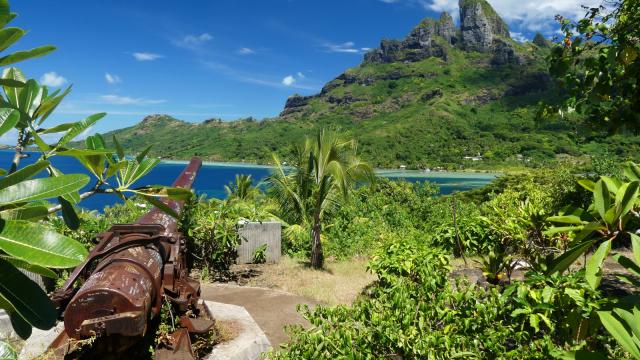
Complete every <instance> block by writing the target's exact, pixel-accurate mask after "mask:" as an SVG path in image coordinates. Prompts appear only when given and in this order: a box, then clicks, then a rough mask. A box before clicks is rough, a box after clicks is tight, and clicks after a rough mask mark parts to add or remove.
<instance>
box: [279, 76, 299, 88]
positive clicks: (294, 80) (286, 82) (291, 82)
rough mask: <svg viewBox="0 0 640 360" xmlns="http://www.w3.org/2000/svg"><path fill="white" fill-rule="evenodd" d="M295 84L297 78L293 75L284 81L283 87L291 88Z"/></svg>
mask: <svg viewBox="0 0 640 360" xmlns="http://www.w3.org/2000/svg"><path fill="white" fill-rule="evenodd" d="M295 82H296V78H294V77H293V75H289V76H286V77H285V78H284V79H282V85H284V86H291V85H293V84H294V83H295Z"/></svg>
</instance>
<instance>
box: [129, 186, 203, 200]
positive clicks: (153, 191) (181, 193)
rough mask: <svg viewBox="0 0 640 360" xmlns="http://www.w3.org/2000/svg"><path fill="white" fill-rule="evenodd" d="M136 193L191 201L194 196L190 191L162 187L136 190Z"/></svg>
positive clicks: (147, 187)
mask: <svg viewBox="0 0 640 360" xmlns="http://www.w3.org/2000/svg"><path fill="white" fill-rule="evenodd" d="M135 192H136V193H139V194H144V195H153V196H162V197H168V198H169V199H172V200H189V199H190V198H191V196H193V193H192V192H191V190H190V189H183V188H176V187H169V186H162V185H151V186H146V187H144V188H141V189H137V190H135Z"/></svg>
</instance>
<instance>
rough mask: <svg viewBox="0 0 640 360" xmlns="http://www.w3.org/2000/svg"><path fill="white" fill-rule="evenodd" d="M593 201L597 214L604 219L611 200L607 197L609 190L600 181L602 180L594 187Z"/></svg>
mask: <svg viewBox="0 0 640 360" xmlns="http://www.w3.org/2000/svg"><path fill="white" fill-rule="evenodd" d="M593 201H594V205H595V208H596V211H597V212H598V214H600V217H601V218H602V219H604V218H605V216H606V213H607V210H609V207H610V204H611V198H610V195H609V190H608V189H607V187H606V185H605V184H604V182H603V181H602V179H600V180H598V182H597V183H596V185H595V188H594V192H593Z"/></svg>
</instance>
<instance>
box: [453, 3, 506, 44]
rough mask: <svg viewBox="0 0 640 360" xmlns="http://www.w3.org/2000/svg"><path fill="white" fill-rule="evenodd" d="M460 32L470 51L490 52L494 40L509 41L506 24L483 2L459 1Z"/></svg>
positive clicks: (463, 42)
mask: <svg viewBox="0 0 640 360" xmlns="http://www.w3.org/2000/svg"><path fill="white" fill-rule="evenodd" d="M460 31H461V33H462V45H463V47H464V48H465V49H466V50H470V51H479V52H492V50H493V47H494V40H497V39H501V38H502V39H511V37H510V35H509V28H508V26H507V24H506V23H505V22H504V21H503V20H502V19H501V18H500V16H498V14H497V13H496V12H495V10H494V9H493V8H492V7H491V5H489V3H487V2H486V1H485V0H460Z"/></svg>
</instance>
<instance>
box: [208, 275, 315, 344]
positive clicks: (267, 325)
mask: <svg viewBox="0 0 640 360" xmlns="http://www.w3.org/2000/svg"><path fill="white" fill-rule="evenodd" d="M202 298H203V299H204V300H211V301H217V302H221V303H226V304H234V305H239V306H244V308H245V309H247V311H248V312H249V314H251V316H252V317H253V318H254V320H255V321H256V322H257V323H258V325H260V327H261V328H262V331H264V333H265V334H266V335H267V338H268V339H269V341H270V342H271V345H272V346H273V347H274V348H278V346H279V345H280V344H282V343H284V342H287V341H288V340H289V337H288V336H287V335H286V334H285V332H284V331H283V328H284V326H285V325H290V324H301V325H308V322H307V321H306V320H305V319H304V318H303V317H302V316H300V314H298V313H297V312H296V306H297V305H298V304H307V305H309V306H315V305H317V304H318V303H317V302H315V301H313V300H311V299H307V298H304V297H301V296H297V295H293V294H290V293H286V292H284V291H279V290H272V289H265V288H257V287H249V286H237V285H228V284H202Z"/></svg>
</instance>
